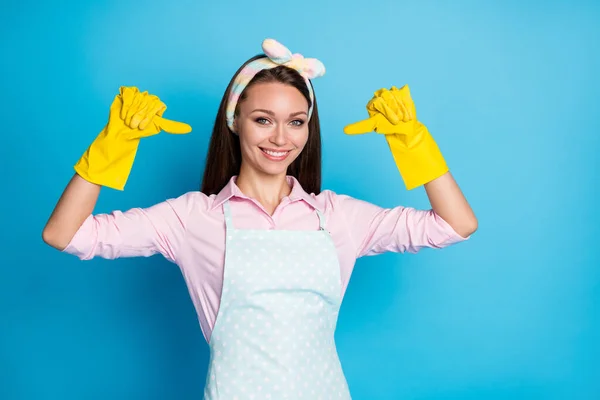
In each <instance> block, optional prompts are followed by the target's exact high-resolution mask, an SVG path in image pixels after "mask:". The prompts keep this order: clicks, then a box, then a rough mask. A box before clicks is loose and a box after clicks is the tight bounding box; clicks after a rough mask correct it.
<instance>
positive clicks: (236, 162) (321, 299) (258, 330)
mask: <svg viewBox="0 0 600 400" xmlns="http://www.w3.org/2000/svg"><path fill="white" fill-rule="evenodd" d="M263 50H264V52H265V54H263V55H260V56H256V57H254V58H252V59H251V60H249V61H248V62H246V63H245V64H244V65H243V66H242V67H241V68H240V69H239V70H238V71H237V72H236V74H235V76H234V78H233V79H232V81H231V83H230V85H229V86H228V88H227V90H226V92H225V95H224V97H223V100H222V102H221V105H220V107H219V111H218V113H217V117H216V122H215V126H214V130H213V134H212V139H211V143H210V149H209V152H208V157H207V161H206V169H205V175H204V179H203V183H202V190H201V191H200V192H190V193H186V194H184V195H182V196H180V197H178V198H176V199H170V200H167V201H164V202H162V203H159V204H156V205H154V206H152V207H149V208H146V209H140V208H135V209H131V210H128V211H126V212H121V211H115V212H113V213H111V214H99V215H93V214H92V212H93V209H94V204H95V202H96V199H97V197H98V194H99V192H100V188H101V187H102V186H108V187H112V188H115V189H123V188H124V185H125V183H126V181H127V178H128V175H129V171H130V169H131V166H132V164H133V159H134V157H135V152H136V150H137V145H138V143H139V140H140V138H142V137H147V136H150V135H154V134H157V133H159V132H160V131H161V130H164V131H166V132H170V133H187V132H189V131H191V128H190V127H189V125H186V124H184V123H181V122H176V121H170V120H167V119H165V118H163V113H164V110H165V108H166V107H165V105H164V104H163V103H162V102H161V101H160V100H159V99H158V98H157V97H156V96H152V95H149V94H148V93H147V92H143V93H140V92H139V91H138V90H137V89H136V88H121V92H120V94H119V95H117V96H116V98H115V100H114V102H113V105H112V106H111V111H110V115H109V121H108V124H107V125H106V127H105V128H104V129H103V131H102V132H101V133H100V134H99V135H98V137H97V138H96V140H95V141H94V142H93V143H92V145H91V146H90V148H89V149H88V150H87V151H86V152H85V153H84V155H83V156H82V158H81V159H80V160H79V161H78V163H77V164H76V165H75V170H76V174H75V175H74V177H73V178H72V180H71V181H70V183H69V184H68V186H67V188H66V189H65V191H64V193H63V195H62V196H61V199H60V200H59V202H58V204H57V206H56V208H55V210H54V212H53V213H52V215H51V217H50V219H49V221H48V223H47V225H46V227H45V229H44V232H43V238H44V240H45V241H46V243H48V244H49V245H51V246H53V247H55V248H57V249H59V250H61V251H64V252H66V253H70V254H74V255H76V256H78V257H79V258H81V259H85V260H89V259H91V258H93V257H104V258H110V259H112V258H117V257H134V256H151V255H153V254H157V253H160V254H162V255H163V256H164V257H165V258H167V259H168V260H170V261H172V262H174V263H176V264H177V265H178V266H179V268H180V269H181V271H182V273H183V276H184V278H185V280H186V283H187V285H188V288H189V291H190V295H191V297H192V300H193V303H194V305H195V307H196V310H197V313H198V318H199V321H200V326H201V328H202V331H203V334H204V336H205V338H206V340H207V342H208V343H209V346H210V354H211V357H210V366H209V371H208V376H207V381H206V389H205V398H207V399H217V398H227V399H229V398H240V399H245V398H261V399H263V398H264V399H269V398H273V399H283V398H288V399H295V398H310V399H317V398H327V399H331V398H340V399H349V398H350V393H349V391H348V385H347V383H346V380H345V378H344V374H343V371H342V367H341V365H340V362H339V359H338V356H337V351H336V347H335V342H334V331H335V326H336V323H337V317H338V312H339V309H340V305H341V301H342V298H343V295H344V292H345V290H346V286H347V284H348V281H349V278H350V274H351V271H352V268H353V266H354V263H355V260H356V259H357V258H359V257H362V256H365V255H374V254H380V253H383V252H387V251H392V252H405V251H408V252H416V251H418V250H419V249H421V248H424V247H435V248H442V247H445V246H449V245H451V244H454V243H457V242H460V241H464V240H466V239H467V238H468V237H469V236H470V235H471V234H472V233H473V232H474V231H475V229H476V223H477V222H476V219H475V216H474V215H473V213H472V211H471V208H470V207H469V205H468V203H467V201H466V200H465V198H464V197H463V195H462V193H461V191H460V189H459V188H458V186H457V184H456V183H455V181H454V180H453V178H452V176H451V175H450V173H449V172H448V169H447V167H446V165H445V163H444V160H443V158H442V156H441V154H440V152H439V150H438V149H437V146H436V145H435V142H434V141H433V139H432V138H431V136H430V135H429V133H428V132H427V129H426V128H425V127H424V126H423V125H422V124H420V123H419V122H418V121H417V120H416V114H415V109H414V104H412V100H411V99H410V94H409V93H408V88H407V87H404V88H402V89H399V90H398V89H396V88H392V90H389V91H388V90H385V89H382V90H380V91H378V92H376V94H375V97H374V98H373V99H372V100H371V101H370V102H369V103H368V105H367V109H368V111H369V118H368V119H366V120H364V121H360V122H358V123H355V124H351V125H349V126H348V127H346V129H345V131H346V133H348V134H357V133H365V132H369V131H372V130H375V131H377V132H379V133H383V134H385V135H386V139H387V141H388V143H389V145H390V149H391V150H392V153H393V155H394V159H395V160H396V163H397V165H398V168H399V170H400V173H401V174H402V177H403V179H404V182H405V184H406V186H407V188H409V189H412V188H413V187H417V186H421V185H424V186H425V189H426V191H427V194H428V196H429V199H430V201H431V204H432V210H416V209H412V208H408V207H401V206H398V207H395V208H392V209H383V208H380V207H378V206H376V205H373V204H369V203H367V202H364V201H361V200H357V199H354V198H351V197H349V196H345V195H338V194H336V193H333V192H331V191H327V190H325V191H321V188H320V185H321V143H320V127H319V116H318V110H317V103H316V100H315V97H314V93H313V88H312V85H311V82H310V79H314V78H316V77H318V76H321V75H323V74H324V72H325V69H324V66H323V65H322V63H320V62H319V61H318V60H316V59H305V58H304V57H302V56H301V55H298V54H295V55H292V54H291V52H289V50H288V49H286V48H285V47H284V46H282V45H281V44H279V43H277V42H276V41H274V40H270V39H267V40H265V41H264V42H263Z"/></svg>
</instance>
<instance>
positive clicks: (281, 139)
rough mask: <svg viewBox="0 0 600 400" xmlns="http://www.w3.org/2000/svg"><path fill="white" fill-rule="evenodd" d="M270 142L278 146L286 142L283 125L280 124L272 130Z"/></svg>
mask: <svg viewBox="0 0 600 400" xmlns="http://www.w3.org/2000/svg"><path fill="white" fill-rule="evenodd" d="M270 142H271V143H273V144H274V145H277V146H280V147H281V146H284V145H285V144H286V143H287V137H286V131H285V125H281V124H280V125H278V126H277V128H275V129H274V130H273V135H271V139H270Z"/></svg>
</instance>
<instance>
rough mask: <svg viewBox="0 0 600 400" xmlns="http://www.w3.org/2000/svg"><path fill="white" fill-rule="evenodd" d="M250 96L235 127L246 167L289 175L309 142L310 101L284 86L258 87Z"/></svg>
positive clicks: (241, 108) (244, 102)
mask: <svg viewBox="0 0 600 400" xmlns="http://www.w3.org/2000/svg"><path fill="white" fill-rule="evenodd" d="M246 95H247V97H246V99H245V100H244V101H243V102H241V103H240V104H239V110H238V111H239V113H238V115H237V116H236V119H235V126H234V128H235V130H236V132H237V133H238V135H239V137H240V147H241V150H242V168H251V169H252V170H254V171H255V172H258V173H259V174H267V175H285V174H286V173H287V168H288V166H289V165H290V164H291V163H292V162H293V161H294V160H295V159H296V157H298V155H299V154H300V152H301V151H302V149H303V148H304V146H305V145H306V141H307V140H308V102H307V101H306V98H305V97H304V96H303V95H302V93H300V92H299V91H298V89H296V88H294V87H293V86H289V85H284V84H282V83H260V84H256V85H253V86H252V87H250V88H248V89H247V92H246Z"/></svg>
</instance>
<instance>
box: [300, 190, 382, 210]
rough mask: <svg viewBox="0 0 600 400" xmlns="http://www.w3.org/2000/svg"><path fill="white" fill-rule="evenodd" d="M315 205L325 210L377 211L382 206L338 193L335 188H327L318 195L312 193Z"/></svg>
mask: <svg viewBox="0 0 600 400" xmlns="http://www.w3.org/2000/svg"><path fill="white" fill-rule="evenodd" d="M311 198H312V199H313V201H314V203H315V206H316V207H317V208H318V209H320V210H323V211H324V212H343V213H351V214H352V213H356V212H377V211H380V210H382V208H381V207H379V206H377V205H375V204H373V203H370V202H368V201H365V200H362V199H359V198H356V197H354V196H351V195H348V194H344V193H337V192H335V191H333V190H329V189H325V190H323V191H321V193H319V194H318V195H314V194H311Z"/></svg>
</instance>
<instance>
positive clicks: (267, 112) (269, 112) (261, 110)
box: [250, 108, 308, 117]
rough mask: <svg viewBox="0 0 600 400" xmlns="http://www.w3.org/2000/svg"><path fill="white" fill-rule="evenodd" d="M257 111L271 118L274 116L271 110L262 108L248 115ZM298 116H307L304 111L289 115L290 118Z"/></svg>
mask: <svg viewBox="0 0 600 400" xmlns="http://www.w3.org/2000/svg"><path fill="white" fill-rule="evenodd" d="M257 111H259V112H264V113H265V114H269V115H271V116H275V113H274V112H273V111H271V110H265V109H264V108H257V109H256V110H252V112H251V113H250V114H252V113H255V112H257ZM300 114H304V115H308V114H307V113H306V111H298V112H295V113H291V114H290V117H295V116H296V115H300Z"/></svg>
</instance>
